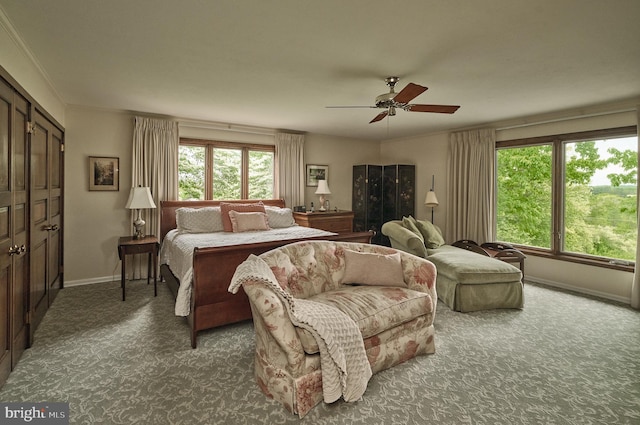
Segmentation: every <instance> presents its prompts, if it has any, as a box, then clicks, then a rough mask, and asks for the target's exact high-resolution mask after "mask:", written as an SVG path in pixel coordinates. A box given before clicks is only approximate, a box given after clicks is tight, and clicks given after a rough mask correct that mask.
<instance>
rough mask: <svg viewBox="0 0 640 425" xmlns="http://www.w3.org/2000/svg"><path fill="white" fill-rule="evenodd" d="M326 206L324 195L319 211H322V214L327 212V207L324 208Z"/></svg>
mask: <svg viewBox="0 0 640 425" xmlns="http://www.w3.org/2000/svg"><path fill="white" fill-rule="evenodd" d="M324 204H325V197H324V195H320V208H318V211H320V212H325V211H327V210H326V209H325V207H324Z"/></svg>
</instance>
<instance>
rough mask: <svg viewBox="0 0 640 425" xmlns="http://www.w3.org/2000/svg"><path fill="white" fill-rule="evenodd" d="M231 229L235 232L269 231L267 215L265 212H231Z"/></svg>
mask: <svg viewBox="0 0 640 425" xmlns="http://www.w3.org/2000/svg"><path fill="white" fill-rule="evenodd" d="M229 219H230V220H231V229H232V230H233V231H234V232H248V231H249V230H269V225H268V224H267V214H265V213H263V212H237V211H234V210H231V211H229Z"/></svg>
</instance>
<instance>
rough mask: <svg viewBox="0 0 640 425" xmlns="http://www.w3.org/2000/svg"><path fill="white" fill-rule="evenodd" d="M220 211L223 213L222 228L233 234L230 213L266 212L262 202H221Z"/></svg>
mask: <svg viewBox="0 0 640 425" xmlns="http://www.w3.org/2000/svg"><path fill="white" fill-rule="evenodd" d="M220 211H221V213H222V227H223V228H224V231H225V232H233V227H232V226H231V219H230V218H229V211H238V212H265V211H264V204H263V203H262V202H259V203H257V204H231V203H229V202H220Z"/></svg>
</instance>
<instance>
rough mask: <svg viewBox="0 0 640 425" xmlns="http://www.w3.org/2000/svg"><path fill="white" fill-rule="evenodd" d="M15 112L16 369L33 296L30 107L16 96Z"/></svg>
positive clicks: (25, 342) (13, 305)
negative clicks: (31, 276)
mask: <svg viewBox="0 0 640 425" xmlns="http://www.w3.org/2000/svg"><path fill="white" fill-rule="evenodd" d="M14 106H15V107H14V112H13V130H14V131H13V155H12V159H13V173H12V174H13V241H14V244H15V245H16V246H18V247H20V252H19V253H17V254H16V255H14V256H13V261H14V264H13V282H12V289H11V293H12V297H11V308H12V311H11V321H12V326H11V364H12V368H13V367H15V366H16V364H17V363H18V360H19V359H20V356H22V353H23V351H24V350H25V349H26V348H27V346H28V343H29V342H28V339H29V323H28V317H27V315H28V301H29V298H28V296H29V295H28V294H29V204H28V202H29V197H28V189H29V186H28V175H29V174H28V166H29V161H28V160H27V152H28V140H29V138H28V134H27V122H28V121H29V107H30V105H29V103H28V102H27V100H26V99H24V98H23V97H21V96H19V95H18V94H16V96H15V103H14Z"/></svg>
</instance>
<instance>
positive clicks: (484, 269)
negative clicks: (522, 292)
mask: <svg viewBox="0 0 640 425" xmlns="http://www.w3.org/2000/svg"><path fill="white" fill-rule="evenodd" d="M427 258H428V259H429V261H431V262H432V263H433V264H435V265H436V268H437V269H438V275H444V276H447V277H449V278H450V279H451V280H454V281H456V282H458V283H461V284H467V285H469V284H484V283H499V282H517V281H519V280H520V279H521V278H522V274H521V272H520V269H518V268H517V267H515V266H513V265H511V264H509V263H506V262H504V261H500V260H496V259H495V258H491V257H487V256H484V255H480V254H476V253H475V252H471V251H467V250H466V249H461V248H456V247H454V246H451V245H443V246H441V247H440V248H438V249H434V250H429V257H427Z"/></svg>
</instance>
